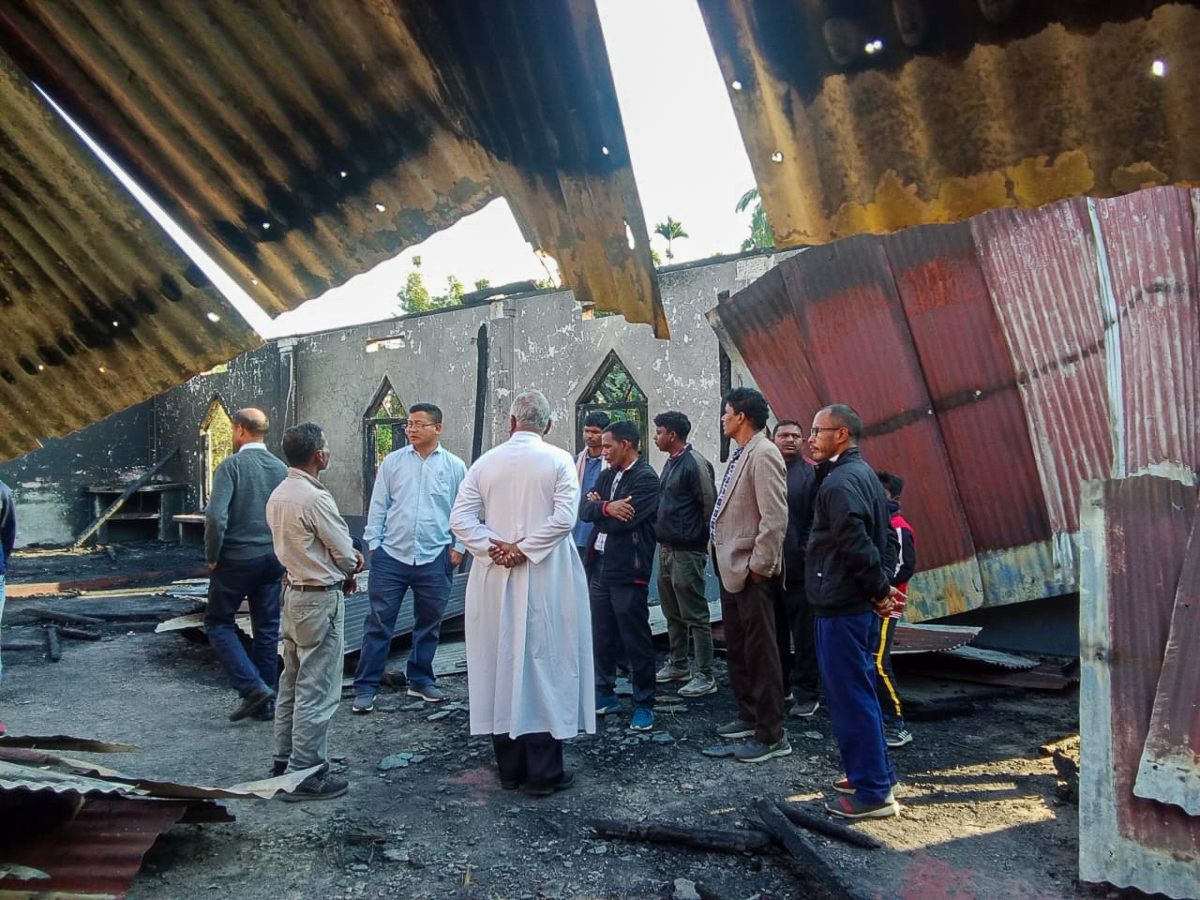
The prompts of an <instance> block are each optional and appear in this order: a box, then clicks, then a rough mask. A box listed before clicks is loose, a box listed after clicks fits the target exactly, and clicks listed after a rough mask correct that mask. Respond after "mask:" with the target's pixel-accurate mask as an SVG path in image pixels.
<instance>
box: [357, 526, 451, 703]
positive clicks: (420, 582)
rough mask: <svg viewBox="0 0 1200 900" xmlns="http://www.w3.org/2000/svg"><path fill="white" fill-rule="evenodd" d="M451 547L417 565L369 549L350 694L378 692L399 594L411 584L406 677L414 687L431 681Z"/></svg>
mask: <svg viewBox="0 0 1200 900" xmlns="http://www.w3.org/2000/svg"><path fill="white" fill-rule="evenodd" d="M453 574H454V572H453V567H452V566H451V565H450V548H449V546H446V547H443V548H442V552H441V553H440V554H439V555H438V558H437V559H435V560H434V561H433V562H431V563H425V564H424V565H420V566H413V565H409V564H408V563H402V562H400V560H398V559H396V558H395V557H392V556H389V555H388V553H387V551H385V550H384V549H383V548H382V547H380V548H379V549H378V550H376V551H375V552H373V553H372V554H371V577H370V579H369V580H368V582H367V597H368V598H369V599H370V601H371V610H370V612H368V613H367V618H366V621H364V622H363V638H362V652H361V653H359V656H358V671H356V672H355V673H354V694H355V696H358V695H359V694H377V693H379V679H380V678H381V677H382V676H383V670H384V667H385V666H386V665H387V658H388V651H389V650H390V649H391V646H392V632H393V631H394V630H395V628H396V616H397V615H399V614H400V604H401V603H402V602H403V600H404V595H405V594H406V593H407V592H408V589H409V588H412V593H413V633H412V651H411V652H410V653H409V654H408V670H407V674H408V681H409V683H410V684H412V685H414V686H420V685H427V684H433V683H434V682H435V681H437V678H436V677H435V676H434V674H433V654H434V653H436V652H437V647H438V637H439V635H440V634H441V630H442V616H443V615H444V614H445V612H446V601H447V600H449V599H450V579H451V577H452V576H453Z"/></svg>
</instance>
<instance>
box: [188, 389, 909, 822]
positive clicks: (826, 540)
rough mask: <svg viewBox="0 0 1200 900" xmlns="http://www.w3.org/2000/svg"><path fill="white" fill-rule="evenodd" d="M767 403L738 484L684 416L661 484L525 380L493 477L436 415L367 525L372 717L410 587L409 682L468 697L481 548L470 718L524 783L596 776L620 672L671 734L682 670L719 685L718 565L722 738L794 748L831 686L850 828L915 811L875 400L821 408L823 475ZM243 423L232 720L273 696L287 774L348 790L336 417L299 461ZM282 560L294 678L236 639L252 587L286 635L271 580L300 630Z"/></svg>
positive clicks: (737, 435)
mask: <svg viewBox="0 0 1200 900" xmlns="http://www.w3.org/2000/svg"><path fill="white" fill-rule="evenodd" d="M768 416H769V409H768V407H767V403H766V400H765V399H764V398H763V397H762V395H761V394H760V393H759V392H757V391H755V390H752V389H749V388H737V389H735V390H733V391H731V392H730V393H729V394H728V395H727V396H726V397H725V398H724V402H723V413H722V417H721V420H722V430H723V434H724V435H725V437H727V438H729V439H730V440H731V441H732V442H733V443H735V444H736V449H735V450H734V452H733V453H732V455H731V457H730V460H729V464H728V466H727V468H726V470H725V472H724V474H723V476H722V478H721V481H720V486H719V488H718V486H717V483H716V480H715V478H714V471H713V467H712V465H711V464H710V463H709V462H708V461H707V460H706V459H704V457H703V456H701V455H700V454H699V453H697V452H696V451H695V449H694V448H693V447H692V446H691V445H690V444H689V443H688V440H687V439H688V436H689V434H690V430H691V425H690V422H689V421H688V419H687V417H686V416H684V415H683V414H682V413H679V412H674V411H671V412H665V413H662V414H660V415H659V416H657V417H656V418H655V420H654V422H655V435H654V438H655V444H656V446H657V447H658V448H659V449H660V450H661V451H663V452H664V453H666V454H667V459H666V461H665V463H664V466H663V472H662V476H661V477H660V476H659V475H657V474H656V473H655V472H654V470H653V468H651V466H650V465H649V463H648V462H647V461H646V459H645V456H644V454H643V453H642V452H641V437H642V436H641V434H640V433H639V429H638V428H637V426H636V425H635V424H634V423H633V422H630V421H625V420H618V421H608V420H607V417H606V416H605V415H604V414H603V413H592V414H590V415H589V416H588V417H587V418H586V419H585V421H584V441H585V448H584V450H583V451H582V452H581V453H580V454H579V455H578V456H577V457H576V458H575V459H572V458H571V456H570V455H569V454H567V453H566V452H565V451H562V450H560V449H558V448H556V447H554V446H552V445H550V444H548V443H546V442H545V441H544V440H543V437H544V435H545V434H546V433H547V432H548V431H549V430H550V427H551V424H552V423H551V419H550V406H549V403H548V402H547V400H546V398H545V396H544V395H543V394H542V393H541V392H539V391H535V390H529V391H524V392H522V393H520V394H518V395H517V397H516V399H515V400H514V401H513V404H512V407H511V415H510V426H511V436H510V438H509V440H508V441H506V442H505V443H504V444H502V445H500V446H498V447H496V448H494V449H492V450H491V451H489V452H488V453H485V454H484V455H483V456H481V457H480V458H479V459H478V460H477V461H476V462H475V464H474V465H472V466H471V468H470V469H469V470H468V469H467V467H466V466H465V464H464V463H463V462H462V461H461V460H459V459H458V458H457V457H455V456H454V455H453V454H451V453H449V452H448V451H446V450H445V449H444V448H441V447H440V445H439V441H438V438H439V435H440V432H441V418H442V417H441V411H440V410H439V409H438V408H437V407H436V406H434V405H432V404H419V405H417V406H414V407H412V409H411V411H410V415H409V421H408V426H407V428H408V431H407V433H408V436H409V444H408V445H407V446H405V447H403V448H401V449H400V450H397V451H394V452H393V453H391V454H389V455H388V456H387V457H386V458H385V459H384V461H383V463H382V464H381V466H380V469H379V473H378V476H377V480H376V483H375V487H374V491H373V494H372V499H371V504H370V510H369V513H368V516H367V525H366V530H365V532H364V538H365V540H366V542H367V543H368V544H369V546H370V548H371V550H372V551H373V560H372V577H371V581H370V585H369V598H370V612H369V614H368V616H367V620H366V623H365V626H364V636H363V644H362V652H361V653H360V658H359V664H358V670H357V672H356V675H355V681H354V685H355V699H354V703H353V706H352V709H353V711H354V712H356V713H360V714H364V713H369V712H370V711H371V710H372V709H373V706H374V699H375V695H376V693H377V692H378V690H379V685H380V682H381V676H382V675H383V669H384V664H385V662H386V659H387V653H388V647H389V645H390V641H391V637H392V632H393V629H394V627H395V621H396V617H397V612H398V610H399V607H400V602H401V600H402V598H403V596H404V594H405V592H406V591H407V590H408V589H409V588H412V590H413V594H414V602H413V609H414V620H415V624H414V630H413V648H412V652H411V653H410V656H409V660H408V669H407V673H406V676H407V682H408V685H409V688H408V691H409V693H410V694H411V695H413V696H417V697H421V698H422V699H424V700H426V701H428V702H439V701H441V700H443V699H445V697H444V694H443V693H442V692H441V691H440V689H438V687H437V685H436V677H435V675H434V672H433V665H432V661H433V653H434V651H435V650H436V647H437V642H438V630H439V627H440V623H441V618H442V615H443V613H444V609H445V604H446V599H447V597H448V593H449V587H450V580H451V576H452V573H453V571H454V569H455V567H457V565H458V563H459V562H460V561H461V559H462V556H463V554H464V553H470V554H471V555H472V557H473V558H474V563H473V565H472V567H471V574H470V577H469V580H468V585H467V593H466V613H465V618H466V634H467V656H468V689H469V693H470V711H471V712H470V715H471V731H472V733H476V734H488V735H490V736H491V737H492V741H493V747H494V750H495V755H496V760H497V765H498V768H499V771H500V778H501V782H502V784H503V786H504V787H505V788H508V789H515V788H518V787H523V788H524V789H525V790H526V792H528V793H530V794H533V795H535V796H543V795H547V794H550V793H553V792H554V791H557V790H563V789H565V788H568V787H570V786H571V784H572V783H573V780H574V776H573V774H571V773H568V772H567V771H566V770H565V769H564V768H563V757H562V741H563V740H564V739H566V738H570V737H573V736H574V735H575V734H577V733H579V732H580V731H584V732H593V731H594V730H595V722H596V717H597V715H605V714H610V713H614V712H616V711H618V710H619V709H620V703H619V701H618V699H617V697H616V693H615V690H614V688H615V681H616V674H617V670H618V668H619V667H623V668H626V669H628V672H629V677H630V681H631V684H632V689H633V711H632V717H631V720H630V728H632V729H634V730H649V729H651V728H652V727H653V723H654V712H653V703H654V694H655V690H656V687H657V685H659V684H663V683H669V682H683V685H682V687H681V688H680V689H679V693H680V694H681V695H682V696H684V697H701V696H705V695H707V694H710V693H713V692H715V691H716V690H717V684H716V681H715V679H714V677H713V671H712V657H713V654H712V633H711V627H710V624H709V616H708V604H707V601H706V600H705V595H704V570H705V565H706V563H707V561H708V560H709V559H711V560H712V561H713V564H714V567H715V571H716V574H717V576H718V580H719V583H720V597H721V608H722V615H723V618H724V623H725V636H726V645H727V653H728V670H729V675H730V681H731V685H732V689H733V694H734V699H735V701H736V705H737V718H736V719H734V720H732V721H731V722H729V723H727V724H726V725H723V726H721V727H720V728H719V729H717V731H718V734H719V735H720V736H722V737H723V738H728V739H730V740H731V741H736V742H737V743H734V744H732V745H731V749H730V752H729V755H731V756H733V757H734V758H736V759H738V760H741V761H744V762H760V761H764V760H768V759H771V758H773V757H778V756H785V755H787V754H789V753H790V752H791V745H790V744H789V742H788V738H787V735H786V733H785V731H784V720H785V715H786V713H785V703H786V700H785V695H788V694H791V698H790V699H791V700H792V703H793V706H792V713H793V714H794V715H799V716H806V715H812V713H813V712H815V710H816V709H817V706H818V694H817V691H818V683H820V686H821V687H822V689H823V690H824V695H825V698H826V701H827V703H828V705H829V710H830V716H831V719H832V721H833V724H834V729H835V732H836V734H837V739H838V744H839V748H840V750H841V753H842V758H843V762H844V764H845V770H846V778H845V779H840V780H839V781H838V782H837V783H835V785H834V787H835V788H836V789H837V790H838V791H839V792H841V794H842V796H841V797H840V798H839V800H838V802H836V803H833V804H831V805H830V806H829V807H828V809H829V810H830V812H832V813H834V814H836V815H841V816H845V817H849V818H859V817H864V816H883V815H892V814H894V812H895V811H896V808H897V807H896V804H895V799H894V796H893V793H892V785H894V784H895V781H896V775H895V770H894V768H893V767H892V764H891V761H890V759H889V757H888V750H887V746H886V743H885V737H884V731H883V720H882V718H881V712H880V704H879V700H878V697H877V693H876V686H875V677H876V675H875V670H876V663H875V660H874V654H875V652H876V650H877V648H878V646H879V644H880V640H881V616H887V615H889V614H890V613H891V612H892V609H893V607H894V604H895V601H896V598H897V597H898V596H900V595H899V594H898V592H897V591H896V590H895V589H894V588H893V587H892V586H891V580H892V576H893V575H894V574H895V569H896V566H897V558H898V556H897V549H896V538H895V534H894V532H893V531H892V528H891V526H890V517H889V511H888V508H887V498H886V496H885V494H884V492H883V489H882V487H881V485H880V482H879V480H878V479H877V478H876V476H875V473H874V472H872V470H871V469H870V468H869V467H868V466H867V465H866V463H865V462H863V461H862V459H861V456H860V454H859V452H858V449H857V441H858V438H859V436H860V435H861V433H862V423H861V420H860V419H859V418H858V416H857V414H855V413H854V411H853V410H852V409H850V408H849V407H846V406H841V405H834V406H830V407H826V408H824V409H822V410H820V411H819V412H818V413H817V415H816V417H815V418H814V420H813V425H812V428H811V430H810V433H809V436H808V446H809V449H810V452H811V455H812V457H813V459H814V461H815V462H816V463H817V466H816V467H815V468H814V467H813V466H811V465H810V464H809V463H808V462H807V461H806V460H805V459H804V457H803V456H802V454H801V453H800V451H799V445H800V442H801V441H802V440H803V430H802V429H801V428H800V426H799V425H798V424H797V423H796V422H794V421H787V420H785V421H783V422H781V423H780V424H779V427H778V429H777V433H776V436H775V440H774V442H773V441H772V440H771V439H770V438H768V437H767V435H766V434H765V427H766V424H767V419H768ZM234 421H235V444H237V445H238V453H237V454H235V457H233V458H231V460H229V461H227V462H226V463H223V464H222V466H221V467H219V468H218V472H217V475H218V476H220V479H221V484H222V487H221V489H220V491H218V488H217V485H216V484H214V491H213V502H211V503H210V510H209V524H210V530H211V531H212V532H213V538H212V539H211V540H210V541H208V546H209V561H210V564H213V565H214V570H213V583H214V587H213V588H212V589H211V592H210V593H211V596H210V607H211V610H210V617H211V619H212V622H211V624H210V634H212V640H213V645H214V647H216V648H217V650H218V653H219V655H221V658H222V661H223V662H225V664H226V668H227V670H228V671H229V674H230V679H231V681H232V682H233V684H234V686H235V687H237V688H238V690H239V692H240V693H241V695H242V698H243V699H242V703H241V705H240V706H239V707H238V708H237V709H235V710H234V713H233V714H232V715H231V718H244V717H247V716H252V715H262V716H266V715H268V714H269V712H270V704H271V703H272V702H273V703H274V704H275V710H274V718H275V725H276V756H275V772H276V773H280V774H281V773H283V772H285V771H300V770H304V769H310V768H311V769H313V771H312V773H311V774H310V775H309V776H308V778H307V779H306V780H305V781H304V782H303V783H302V784H301V785H300V787H298V788H297V789H296V790H295V791H293V792H291V799H309V798H322V797H331V796H338V795H339V794H340V793H343V792H344V791H345V790H346V782H345V780H344V779H341V778H338V777H337V776H334V775H332V774H331V773H330V772H329V769H328V762H327V750H326V734H327V730H328V721H329V718H330V716H332V713H333V710H334V708H336V705H337V699H338V695H339V693H340V678H339V677H338V676H340V662H341V658H342V654H343V651H344V647H343V638H342V635H343V628H342V621H343V618H344V604H343V599H344V595H343V580H344V579H345V578H347V577H352V575H353V573H354V572H357V571H358V570H360V569H361V568H362V565H363V558H362V555H361V553H359V552H358V551H357V550H356V549H355V548H354V546H353V544H352V542H351V539H350V536H349V532H348V530H347V529H346V526H345V522H344V521H343V520H342V519H341V517H340V516H339V515H338V513H337V510H336V507H335V506H334V503H333V500H332V497H331V496H330V495H329V493H328V491H326V490H325V489H324V488H323V487H322V486H321V484H320V482H319V481H318V480H317V475H318V474H319V473H320V471H321V470H322V469H324V468H325V467H326V466H327V465H328V463H329V454H328V450H327V448H326V445H325V440H324V435H323V434H322V433H321V430H320V429H319V428H318V427H317V426H315V425H312V424H305V425H300V426H295V427H294V428H291V429H288V431H287V432H286V433H285V435H284V440H283V448H284V454H285V456H286V457H287V460H288V467H287V468H286V470H284V471H283V472H282V473H281V472H280V469H281V468H282V466H273V465H271V463H270V462H269V461H268V460H265V459H260V458H258V457H257V456H255V455H254V451H257V450H260V449H261V450H263V451H265V445H263V444H262V437H263V435H265V432H266V417H265V415H263V414H262V413H261V411H258V410H243V411H240V412H239V413H238V414H237V415H236V416H235V417H234ZM243 453H247V454H248V455H247V456H246V458H245V459H238V457H241V456H242V455H243ZM262 455H263V456H270V454H269V453H263V454H262ZM224 469H228V471H223V470H224ZM226 478H228V480H229V481H230V482H231V483H232V484H233V489H232V490H226V488H225V487H224V482H225V479H226ZM227 494H228V496H229V499H228V500H226V495H227ZM264 496H269V500H266V501H263V497H264ZM260 502H262V506H259V504H260ZM252 507H254V508H260V509H263V510H264V515H263V516H262V519H261V521H262V525H263V529H262V530H263V531H265V532H266V534H267V536H268V537H269V542H268V543H264V539H263V534H262V533H261V532H260V533H259V534H258V535H257V536H254V537H253V538H252V537H251V535H250V532H251V531H253V528H250V527H249V526H246V527H243V526H244V525H245V523H246V522H250V521H251V520H253V522H254V525H255V527H257V525H258V522H259V520H258V519H255V517H254V516H253V515H251V514H250V511H251V508H252ZM222 508H226V509H227V510H228V513H229V514H228V515H227V516H226V517H225V518H224V520H223V519H222V514H221V509H222ZM234 523H236V524H234ZM568 536H570V538H571V540H570V542H568V540H567V538H568ZM656 557H657V562H658V567H659V568H658V588H659V595H660V598H661V600H662V608H663V612H664V615H665V616H666V619H667V626H668V634H669V638H670V655H669V657H668V659H667V661H666V663H665V664H664V665H663V666H662V667H661V668H657V669H656V661H655V654H654V647H653V643H652V639H651V633H650V627H649V614H648V591H649V583H650V578H651V573H652V571H653V566H654V562H655V559H656ZM283 570H286V572H287V575H286V577H285V579H284V584H285V588H284V594H283V610H284V612H283V636H284V641H285V644H284V646H285V652H284V673H283V677H282V679H281V681H280V683H279V685H278V688H277V689H276V687H275V685H274V683H273V682H274V679H273V677H272V676H273V673H274V666H275V664H274V659H272V660H271V661H270V665H268V664H267V662H266V657H265V648H264V650H263V653H262V655H263V657H264V658H263V659H262V660H259V659H258V656H259V653H258V651H257V650H256V651H255V652H254V659H253V660H250V659H248V658H247V659H242V658H240V657H238V655H237V653H238V651H241V646H240V644H238V643H237V642H236V640H235V641H229V640H228V639H227V632H226V631H225V625H226V623H227V624H228V625H229V627H232V611H233V610H235V609H236V604H234V603H233V600H232V598H233V597H234V596H235V595H236V594H238V593H239V592H240V593H241V594H242V595H243V596H247V597H249V598H250V599H251V601H252V603H251V609H252V616H253V617H254V625H255V631H256V642H255V647H256V648H257V647H258V631H259V624H260V621H261V622H262V625H263V627H262V630H263V636H262V640H263V642H264V643H265V642H266V641H267V640H268V639H271V638H272V635H271V626H272V617H271V615H270V614H269V612H267V613H257V614H256V613H254V607H255V605H256V603H257V605H264V606H269V605H270V604H269V597H270V594H271V589H270V582H272V581H273V583H274V585H275V588H274V590H275V603H276V615H275V617H274V620H273V621H274V622H275V623H276V624H277V623H278V622H279V616H278V596H279V595H278V583H279V574H280V572H281V571H283ZM268 576H270V577H268ZM223 592H225V593H227V594H228V599H225V593H223ZM212 597H216V598H217V603H216V604H215V605H214V604H213V602H212ZM256 597H257V598H263V597H265V598H268V599H267V600H265V601H264V600H258V601H256V600H255V598H256ZM239 599H240V598H239ZM235 646H236V649H235ZM793 646H794V647H795V653H794V654H791V648H792V647H793ZM241 652H242V655H243V657H244V656H245V654H244V651H241ZM689 656H690V660H689ZM789 656H793V657H794V658H793V659H792V660H791V661H789V659H788V657H789Z"/></svg>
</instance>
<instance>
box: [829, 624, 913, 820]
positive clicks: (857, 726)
mask: <svg viewBox="0 0 1200 900" xmlns="http://www.w3.org/2000/svg"><path fill="white" fill-rule="evenodd" d="M881 624H882V623H881V621H880V619H879V616H877V615H875V613H873V612H865V613H859V614H858V615H855V616H817V618H816V626H817V629H816V639H817V640H816V643H817V664H818V666H819V667H820V670H821V687H822V689H824V691H825V701H826V703H827V704H828V705H829V718H830V719H831V720H832V722H833V733H834V736H835V737H836V738H837V742H838V749H839V750H840V751H841V753H842V765H844V766H845V768H846V777H847V778H848V779H849V780H850V783H851V784H852V785H854V788H855V791H854V792H855V794H856V795H857V796H858V798H859V799H860V800H863V801H864V802H866V803H871V804H876V803H882V802H883V801H884V798H885V797H886V796H887V792H888V791H889V790H891V787H892V785H893V784H895V783H896V769H895V768H894V767H893V766H892V760H891V758H890V757H889V756H888V750H887V745H886V744H885V743H884V740H883V720H882V718H881V716H880V712H879V698H878V697H877V696H876V694H875V660H874V652H875V650H876V649H877V648H878V647H879V630H880V625H881Z"/></svg>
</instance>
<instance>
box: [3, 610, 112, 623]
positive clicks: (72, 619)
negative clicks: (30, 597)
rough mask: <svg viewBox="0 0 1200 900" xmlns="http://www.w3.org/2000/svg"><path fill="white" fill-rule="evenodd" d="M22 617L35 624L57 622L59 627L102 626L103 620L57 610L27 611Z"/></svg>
mask: <svg viewBox="0 0 1200 900" xmlns="http://www.w3.org/2000/svg"><path fill="white" fill-rule="evenodd" d="M21 614H22V616H23V617H25V618H28V619H32V620H34V621H37V622H57V623H58V624H60V625H103V624H104V620H103V619H98V618H96V617H95V616H85V615H81V614H79V613H69V612H63V611H62V610H58V609H27V610H23V611H22V613H21Z"/></svg>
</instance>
